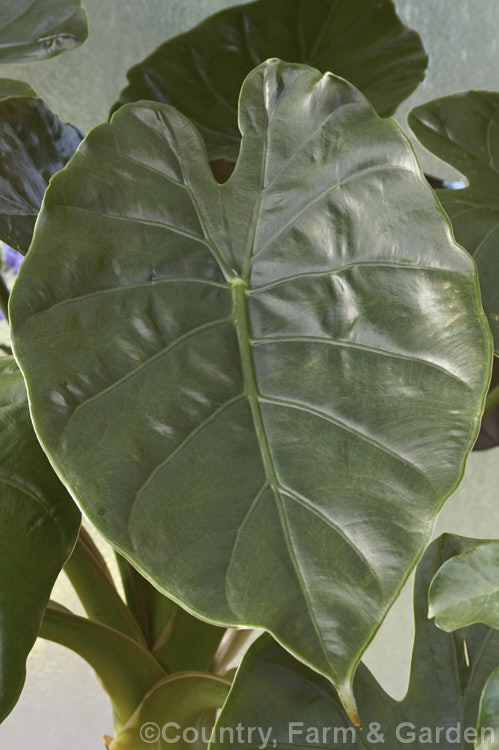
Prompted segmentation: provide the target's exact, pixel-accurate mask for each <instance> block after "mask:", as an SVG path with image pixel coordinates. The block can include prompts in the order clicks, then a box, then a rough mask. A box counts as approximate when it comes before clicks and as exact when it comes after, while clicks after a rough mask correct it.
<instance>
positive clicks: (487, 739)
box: [475, 669, 499, 750]
mask: <svg viewBox="0 0 499 750" xmlns="http://www.w3.org/2000/svg"><path fill="white" fill-rule="evenodd" d="M475 748H476V750H498V748H499V669H496V670H495V671H494V672H493V673H492V675H491V677H490V678H489V680H488V682H487V684H486V685H485V687H484V689H483V693H482V700H481V701H480V711H479V714H478V740H477V742H476V743H475Z"/></svg>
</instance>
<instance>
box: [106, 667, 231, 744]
mask: <svg viewBox="0 0 499 750" xmlns="http://www.w3.org/2000/svg"><path fill="white" fill-rule="evenodd" d="M229 687H230V683H229V682H227V680H225V679H223V678H222V677H216V676H215V675H209V674H203V673H201V672H183V673H182V674H175V675H172V676H171V677H167V678H166V679H165V680H162V681H161V682H159V683H158V684H157V685H156V687H154V688H153V689H152V690H151V692H150V693H148V694H147V695H146V697H145V698H144V700H143V701H142V703H141V704H140V706H139V707H138V708H137V710H136V711H135V713H134V714H133V716H132V717H131V718H130V720H129V721H128V722H127V724H126V725H125V727H124V728H123V731H122V732H121V733H120V734H119V735H118V736H117V737H115V738H114V740H112V741H111V742H110V743H108V747H109V750H136V748H139V747H142V746H145V745H148V746H149V747H154V748H155V749H156V750H166V749H167V748H169V747H170V746H171V745H172V744H174V745H175V747H177V748H179V750H202V749H203V748H206V747H207V745H208V740H209V738H210V733H211V730H212V728H213V725H214V723H215V719H216V712H217V709H220V708H221V707H222V706H223V704H224V701H225V699H226V698H227V694H228V692H229ZM184 732H186V735H185V736H186V738H187V740H184V739H183V737H184Z"/></svg>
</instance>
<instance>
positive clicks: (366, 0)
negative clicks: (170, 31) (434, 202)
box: [115, 0, 428, 159]
mask: <svg viewBox="0 0 499 750" xmlns="http://www.w3.org/2000/svg"><path fill="white" fill-rule="evenodd" d="M271 57H279V58H281V59H282V60H287V61H288V62H298V63H305V64H307V65H311V66H313V67H314V68H318V69H319V70H321V71H323V72H326V71H331V72H332V73H334V74H335V75H337V76H342V77H343V78H346V79H347V80H348V81H350V82H351V83H353V84H354V85H355V86H357V88H359V89H360V90H361V91H362V92H363V93H364V95H365V96H366V97H367V98H368V99H369V101H370V102H371V104H372V105H373V106H374V108H375V109H376V110H377V112H378V113H379V114H380V115H384V116H387V115H391V114H393V112H394V111H395V110H396V109H397V107H398V105H399V104H400V103H401V102H402V101H403V100H404V99H406V98H407V97H408V96H409V95H410V94H411V93H412V92H413V91H414V89H415V88H416V87H417V86H418V85H419V83H420V82H421V81H422V80H423V78H424V76H425V71H426V67H427V64H428V58H427V55H426V52H425V50H424V47H423V44H422V42H421V39H420V37H419V36H418V34H416V32H415V31H412V30H411V29H408V28H407V27H406V26H404V24H402V23H401V21H400V19H399V18H398V16H397V14H396V11H395V7H394V4H393V2H392V1H391V0H377V2H372V0H347V1H345V0H257V2H253V3H247V4H245V5H239V6H236V7H233V8H228V9H227V10H222V11H221V12H220V13H217V14H215V15H214V16H211V17H210V18H207V19H206V20H205V21H203V22H202V23H200V24H199V25H198V26H196V27H195V28H194V29H192V30H191V31H188V32H187V33H185V34H181V35H180V36H177V37H175V38H173V39H170V40H168V41H167V42H165V43H164V44H162V45H161V46H160V47H159V48H158V49H157V50H156V51H155V52H153V53H152V55H150V56H149V57H148V58H147V59H146V60H144V61H143V62H142V63H139V64H138V65H136V66H135V67H133V68H132V69H131V70H130V71H129V73H128V80H129V85H128V86H127V87H126V88H125V89H124V90H123V91H122V93H121V95H120V99H119V102H118V103H117V104H116V105H115V109H116V108H117V107H119V106H120V105H121V104H124V103H125V102H133V101H138V100H139V99H151V100H153V101H158V102H165V103H166V104H171V105H173V106H174V107H176V108H177V109H179V110H180V111H181V112H183V113H184V114H185V115H187V117H189V118H190V119H191V121H192V122H193V123H194V124H195V125H196V126H197V127H198V129H199V131H200V133H201V135H202V136H203V138H204V139H205V141H206V144H207V146H208V153H209V155H210V158H211V159H219V158H227V159H235V158H237V154H238V152H239V142H240V137H241V136H240V133H239V129H238V125H237V99H238V96H239V90H240V88H241V85H242V83H243V80H244V79H245V77H246V76H247V75H248V73H249V72H250V71H251V70H252V69H253V68H254V67H256V66H257V65H258V64H259V63H261V62H263V61H264V60H267V59H268V58H271Z"/></svg>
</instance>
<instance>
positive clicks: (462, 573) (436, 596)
mask: <svg viewBox="0 0 499 750" xmlns="http://www.w3.org/2000/svg"><path fill="white" fill-rule="evenodd" d="M475 544H476V546H473V547H471V548H470V549H468V550H466V552H464V553H463V554H462V555H458V556H457V557H452V558H451V559H450V560H448V561H447V562H446V563H445V565H444V566H443V567H442V569H441V570H439V571H438V573H437V575H436V576H435V580H434V581H433V583H432V585H431V588H430V597H429V602H430V610H429V615H430V617H435V620H436V623H437V625H438V626H439V627H440V628H442V629H443V630H447V631H449V632H450V631H452V630H457V629H458V628H463V627H465V626H466V625H471V624H473V623H476V622H483V623H485V624H486V625H489V626H490V627H492V628H497V629H499V541H481V540H476V541H475Z"/></svg>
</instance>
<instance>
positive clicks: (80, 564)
mask: <svg viewBox="0 0 499 750" xmlns="http://www.w3.org/2000/svg"><path fill="white" fill-rule="evenodd" d="M89 539H90V538H89V536H88V534H87V533H86V532H83V534H82V533H80V536H79V537H78V541H77V542H76V546H75V548H74V551H73V554H72V555H71V557H70V558H69V560H68V561H67V563H66V565H65V566H64V571H65V572H66V574H67V576H68V578H69V580H70V581H71V583H72V585H73V587H74V589H75V591H76V593H77V594H78V598H79V599H80V601H81V603H82V604H83V607H84V609H85V612H86V613H87V615H88V617H89V618H90V619H91V620H93V621H94V622H100V623H101V624H102V625H107V626H108V627H110V628H114V629H115V630H119V631H120V633H123V634H124V635H127V636H128V637H129V638H133V639H134V640H135V641H137V642H138V643H140V644H141V645H142V646H146V640H145V637H144V634H143V632H142V630H141V628H140V627H139V624H138V623H137V621H136V619H135V617H134V616H133V614H132V612H131V611H130V610H129V609H128V607H127V606H126V604H125V602H124V601H123V600H122V598H121V597H120V595H119V594H118V592H117V590H116V588H115V586H114V583H113V580H112V578H111V576H110V574H109V570H108V568H107V566H106V564H105V562H104V560H103V558H102V557H101V555H100V553H99V552H98V551H97V556H96V554H95V552H94V549H93V547H94V544H93V542H92V541H91V540H90V542H89Z"/></svg>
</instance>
